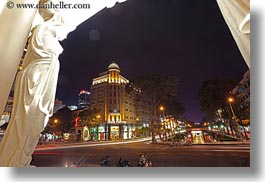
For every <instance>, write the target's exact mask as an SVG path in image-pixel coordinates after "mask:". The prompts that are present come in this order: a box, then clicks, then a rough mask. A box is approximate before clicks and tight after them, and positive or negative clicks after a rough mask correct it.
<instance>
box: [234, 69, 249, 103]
mask: <svg viewBox="0 0 265 182" xmlns="http://www.w3.org/2000/svg"><path fill="white" fill-rule="evenodd" d="M232 95H234V96H236V97H237V99H239V101H240V102H241V103H242V104H243V105H244V106H247V107H249V106H250V70H248V71H247V72H246V73H245V74H244V75H243V79H242V80H241V81H240V82H239V83H238V84H237V86H236V87H235V88H234V89H233V90H232Z"/></svg>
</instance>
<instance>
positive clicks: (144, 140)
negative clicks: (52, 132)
mask: <svg viewBox="0 0 265 182" xmlns="http://www.w3.org/2000/svg"><path fill="white" fill-rule="evenodd" d="M150 140H151V137H148V138H143V139H139V140H134V141H123V142H108V143H94V144H92V143H91V144H79V145H69V146H56V147H45V148H36V149H35V151H44V150H57V149H69V148H84V147H94V146H106V145H122V144H129V143H140V142H146V141H150Z"/></svg>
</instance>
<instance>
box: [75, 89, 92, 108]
mask: <svg viewBox="0 0 265 182" xmlns="http://www.w3.org/2000/svg"><path fill="white" fill-rule="evenodd" d="M89 97H90V92H88V91H85V90H81V91H80V93H79V94H78V108H87V107H88V106H89Z"/></svg>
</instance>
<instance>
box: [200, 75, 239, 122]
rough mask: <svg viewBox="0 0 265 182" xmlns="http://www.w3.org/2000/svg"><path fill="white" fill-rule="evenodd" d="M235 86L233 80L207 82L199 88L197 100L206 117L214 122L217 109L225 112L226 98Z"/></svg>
mask: <svg viewBox="0 0 265 182" xmlns="http://www.w3.org/2000/svg"><path fill="white" fill-rule="evenodd" d="M236 84H237V82H236V81H234V80H227V79H224V80H209V81H205V82H204V83H203V85H202V87H201V88H200V90H199V92H198V95H197V98H198V100H199V104H200V106H201V110H202V111H203V112H204V113H205V114H206V117H207V118H209V119H211V120H214V119H215V117H216V112H217V111H218V110H219V109H222V110H223V111H225V112H227V109H226V108H227V97H228V94H229V92H230V91H231V90H232V89H233V88H234V87H235V85H236Z"/></svg>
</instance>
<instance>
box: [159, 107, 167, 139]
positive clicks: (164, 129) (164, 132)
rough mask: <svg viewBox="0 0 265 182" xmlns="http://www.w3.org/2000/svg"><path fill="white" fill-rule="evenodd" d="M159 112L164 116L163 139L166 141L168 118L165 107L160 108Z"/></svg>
mask: <svg viewBox="0 0 265 182" xmlns="http://www.w3.org/2000/svg"><path fill="white" fill-rule="evenodd" d="M159 110H160V111H161V112H162V114H163V120H162V125H163V138H164V140H166V138H167V133H166V122H165V121H166V116H165V108H164V106H160V107H159Z"/></svg>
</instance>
